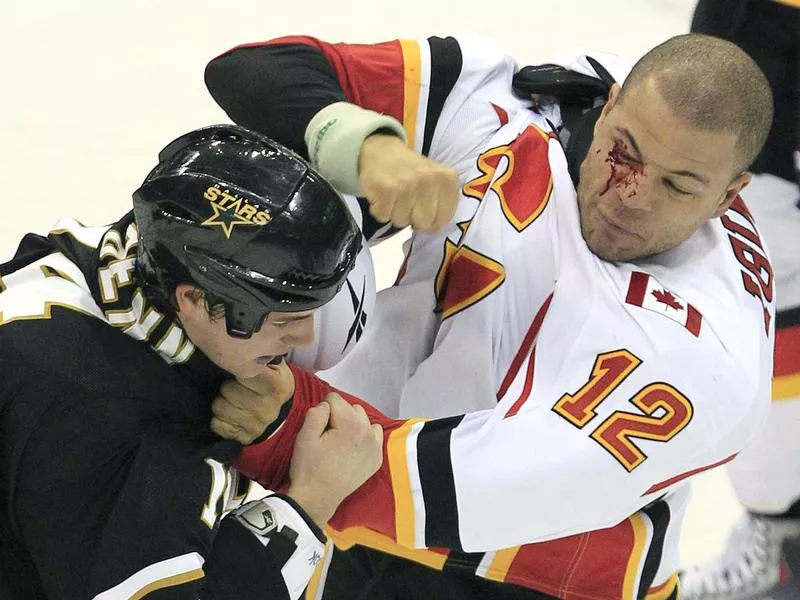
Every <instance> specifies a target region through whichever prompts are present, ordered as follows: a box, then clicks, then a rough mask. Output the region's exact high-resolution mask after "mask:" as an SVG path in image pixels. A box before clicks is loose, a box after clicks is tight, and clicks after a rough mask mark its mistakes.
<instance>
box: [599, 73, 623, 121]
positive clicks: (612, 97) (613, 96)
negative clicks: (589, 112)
mask: <svg viewBox="0 0 800 600" xmlns="http://www.w3.org/2000/svg"><path fill="white" fill-rule="evenodd" d="M621 90H622V88H621V87H620V86H619V84H618V83H614V84H612V85H611V89H610V90H609V91H608V100H606V103H605V104H604V105H603V110H602V111H601V112H600V117H599V118H598V119H597V121H596V122H595V124H594V132H595V133H597V126H598V125H599V124H600V123H601V122H602V121H603V119H605V118H606V116H608V113H609V112H611V109H612V108H614V106H615V105H616V104H617V100H618V99H619V93H620V91H621Z"/></svg>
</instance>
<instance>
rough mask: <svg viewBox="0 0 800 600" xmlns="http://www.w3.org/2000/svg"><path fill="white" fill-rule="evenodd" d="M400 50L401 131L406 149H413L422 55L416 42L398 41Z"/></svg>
mask: <svg viewBox="0 0 800 600" xmlns="http://www.w3.org/2000/svg"><path fill="white" fill-rule="evenodd" d="M400 50H401V51H402V53H403V129H404V130H405V132H406V139H407V140H408V147H409V148H411V149H413V148H414V147H415V143H416V139H415V138H416V135H417V110H418V108H419V88H420V76H421V75H422V55H421V53H420V48H419V42H417V41H416V40H400Z"/></svg>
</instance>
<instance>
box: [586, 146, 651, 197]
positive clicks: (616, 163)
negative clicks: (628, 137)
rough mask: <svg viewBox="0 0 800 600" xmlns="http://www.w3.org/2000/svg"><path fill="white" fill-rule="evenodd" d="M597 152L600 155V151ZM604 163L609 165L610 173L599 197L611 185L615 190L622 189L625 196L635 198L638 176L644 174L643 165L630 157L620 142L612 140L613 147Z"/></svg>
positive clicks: (625, 147) (626, 148)
mask: <svg viewBox="0 0 800 600" xmlns="http://www.w3.org/2000/svg"><path fill="white" fill-rule="evenodd" d="M597 152H598V153H600V150H598V151H597ZM606 162H607V163H609V164H610V165H611V173H610V174H609V175H608V180H607V181H606V187H605V188H603V191H602V192H600V195H601V196H602V195H603V194H605V193H606V192H607V191H608V190H610V189H611V186H612V185H613V186H614V187H615V188H618V187H622V188H624V190H625V196H628V197H631V196H635V195H636V192H637V190H638V188H639V176H640V175H642V174H643V173H644V164H643V163H641V162H637V161H635V160H633V159H632V158H631V157H630V155H629V154H628V147H627V146H626V145H625V142H623V141H622V140H614V147H613V148H611V150H609V151H608V157H606Z"/></svg>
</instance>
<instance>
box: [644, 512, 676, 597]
mask: <svg viewBox="0 0 800 600" xmlns="http://www.w3.org/2000/svg"><path fill="white" fill-rule="evenodd" d="M642 512H644V514H646V515H647V518H649V519H650V522H651V523H652V524H653V541H652V542H650V548H649V549H648V551H647V556H646V557H645V559H644V566H643V567H642V579H641V581H640V583H639V593H638V595H637V596H636V597H637V598H644V597H645V596H646V595H647V591H648V590H649V589H650V587H651V586H652V585H653V580H654V579H655V577H656V573H657V572H658V567H659V566H660V565H661V555H662V554H663V553H664V539H665V537H666V535H667V527H669V522H670V519H671V513H670V510H669V504H667V503H666V502H665V501H664V500H656V501H655V502H652V503H650V504H648V505H647V506H645V507H644V509H642Z"/></svg>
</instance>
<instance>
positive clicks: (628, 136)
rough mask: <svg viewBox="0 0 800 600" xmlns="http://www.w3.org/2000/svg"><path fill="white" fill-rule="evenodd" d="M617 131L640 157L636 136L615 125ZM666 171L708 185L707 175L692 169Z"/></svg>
mask: <svg viewBox="0 0 800 600" xmlns="http://www.w3.org/2000/svg"><path fill="white" fill-rule="evenodd" d="M617 131H619V132H620V133H621V134H622V135H623V136H624V137H625V138H626V139H627V141H628V142H629V143H630V145H631V146H632V147H633V151H634V152H635V153H636V155H637V156H638V157H639V158H641V157H642V151H641V150H639V144H637V143H636V138H634V137H633V135H632V134H631V132H630V131H628V130H627V129H625V128H624V127H617ZM668 172H669V173H670V174H671V175H677V176H678V177H691V178H692V179H695V180H697V181H699V182H700V183H702V184H703V185H708V183H709V181H708V178H707V177H705V176H703V175H700V174H699V173H695V172H694V171H686V170H681V171H668Z"/></svg>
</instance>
